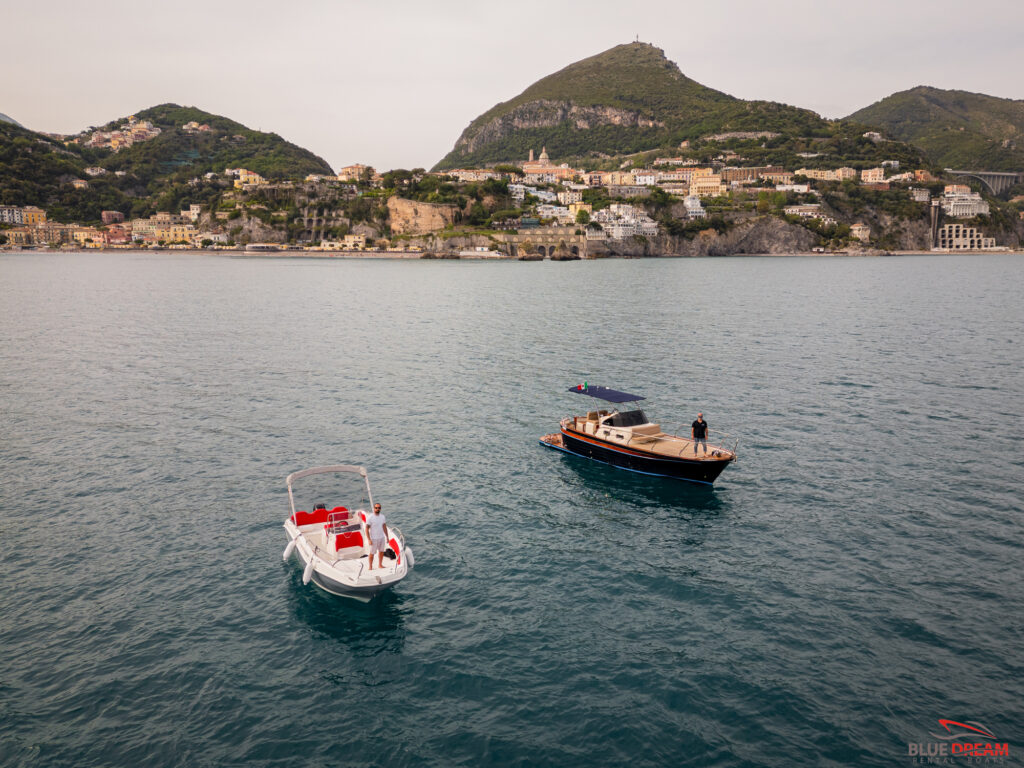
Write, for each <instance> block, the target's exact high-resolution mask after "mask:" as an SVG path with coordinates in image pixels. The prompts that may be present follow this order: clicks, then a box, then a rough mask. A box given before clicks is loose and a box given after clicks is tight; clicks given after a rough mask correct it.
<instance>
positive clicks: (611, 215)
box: [591, 203, 659, 240]
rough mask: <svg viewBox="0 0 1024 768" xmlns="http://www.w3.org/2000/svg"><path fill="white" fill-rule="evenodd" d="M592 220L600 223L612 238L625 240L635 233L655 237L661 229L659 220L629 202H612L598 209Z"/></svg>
mask: <svg viewBox="0 0 1024 768" xmlns="http://www.w3.org/2000/svg"><path fill="white" fill-rule="evenodd" d="M591 220H592V221H596V222H597V223H599V224H600V225H601V227H602V228H603V229H604V231H605V234H606V235H607V236H608V237H609V238H611V239H612V240H624V239H626V238H627V237H632V236H634V235H642V236H644V237H655V236H657V234H658V231H659V230H658V222H656V221H654V220H653V219H652V218H651V217H650V216H648V215H647V213H646V212H645V211H644V210H643V209H640V208H637V207H635V206H632V205H629V204H628V203H612V204H611V205H610V206H608V207H607V208H605V209H604V210H600V211H597V212H596V213H595V214H594V215H593V216H592V217H591Z"/></svg>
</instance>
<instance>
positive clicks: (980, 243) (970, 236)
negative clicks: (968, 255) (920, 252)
mask: <svg viewBox="0 0 1024 768" xmlns="http://www.w3.org/2000/svg"><path fill="white" fill-rule="evenodd" d="M938 247H939V248H940V249H943V250H950V251H982V250H989V249H992V248H995V247H996V239H995V238H994V237H984V236H982V234H981V232H979V231H978V228H977V227H967V226H964V225H963V224H946V225H944V226H942V227H940V228H939V244H938Z"/></svg>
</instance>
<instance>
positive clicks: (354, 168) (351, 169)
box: [338, 163, 373, 181]
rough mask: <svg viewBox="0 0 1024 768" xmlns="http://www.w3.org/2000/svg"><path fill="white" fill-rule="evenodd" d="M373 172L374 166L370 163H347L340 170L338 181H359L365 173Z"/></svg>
mask: <svg viewBox="0 0 1024 768" xmlns="http://www.w3.org/2000/svg"><path fill="white" fill-rule="evenodd" d="M372 172H373V168H371V167H370V166H368V165H360V164H359V163H356V164H355V165H346V166H345V167H344V168H342V169H341V170H339V171H338V181H359V180H360V179H361V178H362V177H363V175H364V174H366V173H372Z"/></svg>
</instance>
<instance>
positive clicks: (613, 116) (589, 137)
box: [435, 42, 828, 169]
mask: <svg viewBox="0 0 1024 768" xmlns="http://www.w3.org/2000/svg"><path fill="white" fill-rule="evenodd" d="M776 128H778V129H783V128H786V129H798V130H799V132H800V133H802V134H806V135H826V134H827V133H828V121H826V120H824V119H823V118H821V117H820V116H819V115H817V114H816V113H814V112H812V111H810V110H807V109H801V108H799V107H793V106H790V105H786V104H779V103H776V102H766V101H745V100H742V99H738V98H736V97H735V96H730V95H729V94H727V93H724V92H722V91H717V90H715V89H713V88H709V87H708V86H705V85H702V84H701V83H698V82H697V81H696V80H693V79H691V78H689V77H687V76H686V75H685V74H683V73H682V71H681V70H680V69H679V67H678V65H676V64H675V63H674V62H672V61H670V60H669V59H667V58H666V57H665V54H664V51H662V50H661V49H660V48H657V47H655V46H653V45H650V44H648V43H639V42H635V43H626V44H623V45H618V46H615V47H613V48H610V49H608V50H606V51H603V52H602V53H599V54H596V55H594V56H590V57H588V58H586V59H582V60H580V61H577V62H574V63H572V64H570V65H568V66H566V67H563V68H562V69H560V70H558V71H557V72H554V73H552V74H550V75H548V76H546V77H543V78H541V79H540V80H538V81H536V82H535V83H533V84H532V85H530V86H528V87H527V88H526V89H525V90H523V91H522V92H521V93H520V94H518V95H517V96H515V97H513V98H511V99H508V100H506V101H502V102H499V103H498V104H495V105H494V106H493V107H491V108H490V109H489V110H487V111H486V112H484V113H483V114H481V115H480V116H479V117H477V118H476V119H474V120H473V121H472V122H471V123H470V124H469V125H468V126H467V127H466V129H465V130H464V131H463V132H462V134H461V135H460V136H459V138H458V140H457V141H456V142H455V146H454V148H453V149H452V151H451V152H449V153H448V154H447V155H446V156H445V157H444V158H442V159H441V160H440V161H439V162H438V163H437V165H436V166H435V167H436V168H438V169H443V168H451V167H454V166H456V165H459V164H462V163H466V164H473V163H487V162H491V163H494V162H512V161H514V160H516V159H521V157H522V156H523V155H524V154H525V153H524V152H523V149H524V148H528V147H530V146H538V147H539V146H541V145H546V146H547V147H548V150H549V152H552V153H553V154H556V155H558V156H568V155H578V154H585V153H604V154H628V153H632V152H638V151H645V150H651V149H655V148H657V147H659V146H664V147H671V146H675V145H678V144H679V142H681V141H684V140H688V139H696V138H699V137H700V136H702V135H706V134H709V133H718V132H722V131H743V130H773V129H776Z"/></svg>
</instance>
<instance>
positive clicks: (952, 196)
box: [942, 184, 988, 219]
mask: <svg viewBox="0 0 1024 768" xmlns="http://www.w3.org/2000/svg"><path fill="white" fill-rule="evenodd" d="M964 189H966V187H964V186H962V185H960V184H951V185H949V186H948V187H946V192H945V194H944V195H943V196H942V211H943V213H945V214H946V215H947V216H949V217H950V218H953V219H969V218H970V217H972V216H987V215H988V203H986V202H985V201H984V200H982V199H981V195H979V194H978V193H977V192H964V191H963V190H964Z"/></svg>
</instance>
